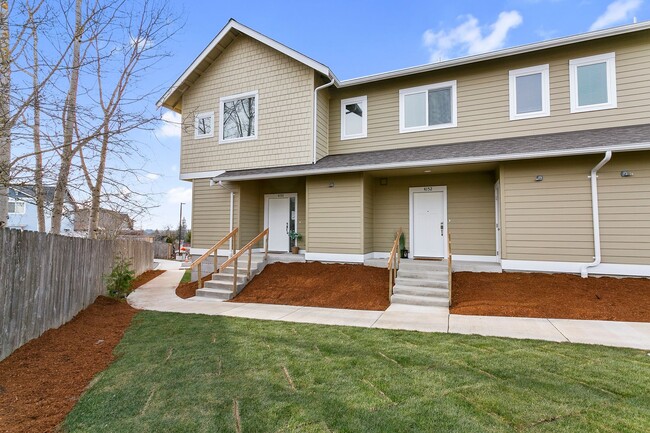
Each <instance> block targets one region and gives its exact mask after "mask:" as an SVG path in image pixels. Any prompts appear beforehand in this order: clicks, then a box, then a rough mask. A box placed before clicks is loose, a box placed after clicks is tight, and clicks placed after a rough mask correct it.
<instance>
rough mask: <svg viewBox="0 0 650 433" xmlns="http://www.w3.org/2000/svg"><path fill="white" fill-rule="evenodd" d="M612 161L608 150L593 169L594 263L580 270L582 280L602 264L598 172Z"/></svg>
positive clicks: (591, 178)
mask: <svg viewBox="0 0 650 433" xmlns="http://www.w3.org/2000/svg"><path fill="white" fill-rule="evenodd" d="M610 159H612V151H611V150H608V151H607V152H605V157H604V158H603V160H602V161H600V162H599V163H598V165H596V166H595V167H594V168H592V169H591V176H589V179H590V180H591V213H592V218H593V226H594V261H593V262H591V263H589V264H588V265H585V266H583V267H582V269H580V276H582V278H587V276H589V268H593V267H596V266H598V265H599V264H600V260H601V253H600V216H599V212H598V170H600V169H601V168H603V166H604V165H605V164H607V163H608V162H609V160H610Z"/></svg>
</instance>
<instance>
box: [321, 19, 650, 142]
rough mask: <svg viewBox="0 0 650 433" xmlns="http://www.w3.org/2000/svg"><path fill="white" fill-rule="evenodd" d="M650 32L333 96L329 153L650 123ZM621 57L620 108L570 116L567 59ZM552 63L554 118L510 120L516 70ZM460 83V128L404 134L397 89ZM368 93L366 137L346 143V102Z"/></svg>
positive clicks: (618, 63)
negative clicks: (343, 126) (649, 72)
mask: <svg viewBox="0 0 650 433" xmlns="http://www.w3.org/2000/svg"><path fill="white" fill-rule="evenodd" d="M649 40H650V31H644V32H640V33H637V34H631V35H623V36H618V37H614V38H609V39H607V40H599V41H593V42H585V43H581V44H576V45H573V46H570V47H562V48H554V49H549V50H545V51H541V52H536V53H530V54H522V55H519V56H516V57H513V58H509V59H507V60H496V61H491V62H485V63H482V64H474V65H468V66H462V67H457V68H451V69H447V70H442V71H433V72H428V73H422V74H418V75H413V76H410V77H406V78H399V79H393V80H386V81H382V82H376V83H371V84H367V85H361V86H355V87H352V88H344V89H338V90H335V91H333V92H332V93H333V95H332V99H331V100H330V116H329V117H330V119H329V120H330V134H329V135H330V146H329V151H330V154H341V153H351V152H365V151H374V150H386V149H394V148H406V147H414V146H424V145H431V144H442V143H456V142H464V141H473V140H484V139H494V138H505V137H518V136H525V135H533V134H546V133H553V132H566V131H576V130H585V129H593V128H604V127H612V126H624V125H634V124H641V123H647V122H648V120H649V118H648V102H647V101H648V100H650V80H648V79H647V73H646V71H647V70H649V69H650V49H648V45H649V44H648V41H649ZM612 51H613V52H615V53H616V72H617V74H616V77H617V87H618V89H617V90H618V108H617V109H611V110H600V111H591V112H584V113H573V114H572V113H570V107H569V59H574V58H579V57H586V56H591V55H595V54H602V53H607V52H612ZM546 63H548V64H549V65H550V71H549V74H550V77H549V78H550V86H551V87H550V98H551V116H548V117H541V118H535V119H525V120H516V121H511V120H509V96H508V92H509V86H508V79H509V78H508V77H509V75H508V73H509V71H510V70H513V69H518V68H523V67H528V66H536V65H540V64H546ZM449 80H457V85H458V89H457V90H458V101H457V103H458V127H456V128H447V129H438V130H432V131H423V132H412V133H403V134H400V133H399V112H398V111H399V90H400V89H405V88H409V87H415V86H420V85H426V84H432V83H437V82H443V81H449ZM359 95H367V96H368V110H367V111H368V137H367V138H361V139H356V140H344V141H341V140H340V136H341V126H340V121H341V119H340V117H341V116H340V109H339V106H340V100H341V99H344V98H348V97H352V96H359Z"/></svg>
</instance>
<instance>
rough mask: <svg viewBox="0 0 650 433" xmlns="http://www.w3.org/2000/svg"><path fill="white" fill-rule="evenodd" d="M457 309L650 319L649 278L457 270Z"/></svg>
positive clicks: (492, 313)
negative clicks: (584, 276)
mask: <svg viewBox="0 0 650 433" xmlns="http://www.w3.org/2000/svg"><path fill="white" fill-rule="evenodd" d="M452 287H453V290H452V307H451V309H450V311H451V313H453V314H474V315H483V316H514V317H547V318H555V319H586V320H620V321H626V322H650V280H649V279H645V278H611V277H589V278H581V277H579V276H577V275H569V274H541V273H505V272H504V273H502V274H497V273H484V272H476V273H473V272H455V273H454V275H453V286H452Z"/></svg>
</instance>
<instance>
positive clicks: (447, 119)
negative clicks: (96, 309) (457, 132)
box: [399, 80, 456, 132]
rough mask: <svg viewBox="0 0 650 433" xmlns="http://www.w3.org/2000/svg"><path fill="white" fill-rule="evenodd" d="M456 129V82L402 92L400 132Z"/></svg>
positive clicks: (400, 97)
mask: <svg viewBox="0 0 650 433" xmlns="http://www.w3.org/2000/svg"><path fill="white" fill-rule="evenodd" d="M455 126H456V80H453V81H446V82H444V83H436V84H430V85H428V86H420V87H413V88H410V89H402V90H400V91H399V132H414V131H426V130H428V129H440V128H453V127H455Z"/></svg>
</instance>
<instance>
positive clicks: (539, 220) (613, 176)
mask: <svg viewBox="0 0 650 433" xmlns="http://www.w3.org/2000/svg"><path fill="white" fill-rule="evenodd" d="M603 156H604V155H602V154H601V155H593V156H589V157H574V158H554V159H548V160H534V161H521V162H511V163H505V164H503V167H502V177H501V184H502V187H503V191H504V192H503V198H504V203H503V205H504V226H503V230H504V240H505V243H506V245H505V249H504V251H505V254H506V255H505V256H504V258H507V259H512V260H548V261H570V262H590V261H591V260H592V259H593V255H594V239H593V224H592V210H591V189H590V188H591V187H590V180H589V177H588V175H589V172H590V170H591V169H592V168H593V167H594V166H595V165H596V164H597V163H598V162H599V161H600V160H601V159H602V158H603ZM622 170H630V171H632V172H633V173H634V176H633V177H630V178H622V177H621V176H620V172H621V171H622ZM538 174H541V175H543V176H544V180H543V181H542V182H535V180H534V179H535V176H536V175H538ZM598 193H599V210H600V226H601V248H602V261H603V263H619V264H649V263H650V152H632V153H614V155H613V158H612V160H611V161H610V162H609V163H608V164H607V165H605V167H604V168H603V169H601V171H600V172H599V175H598Z"/></svg>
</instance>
